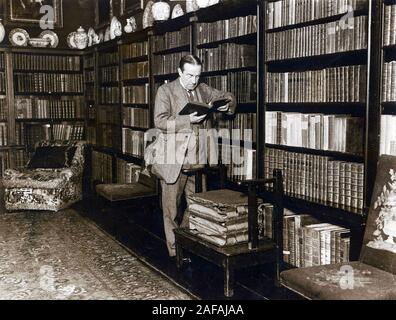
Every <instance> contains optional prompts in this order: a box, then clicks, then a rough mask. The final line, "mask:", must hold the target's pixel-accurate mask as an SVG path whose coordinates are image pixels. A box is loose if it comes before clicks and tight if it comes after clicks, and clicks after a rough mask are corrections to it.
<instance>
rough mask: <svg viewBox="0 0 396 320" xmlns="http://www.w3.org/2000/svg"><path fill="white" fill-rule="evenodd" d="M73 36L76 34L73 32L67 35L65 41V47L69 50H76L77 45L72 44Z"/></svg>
mask: <svg viewBox="0 0 396 320" xmlns="http://www.w3.org/2000/svg"><path fill="white" fill-rule="evenodd" d="M75 35H76V32H75V31H74V32H71V33H69V35H68V36H67V40H66V41H67V45H68V46H69V48H71V49H76V48H77V45H76V43H75V42H74V36H75Z"/></svg>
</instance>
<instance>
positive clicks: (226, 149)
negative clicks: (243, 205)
mask: <svg viewBox="0 0 396 320" xmlns="http://www.w3.org/2000/svg"><path fill="white" fill-rule="evenodd" d="M219 159H221V163H222V164H224V165H225V166H226V168H227V177H228V179H230V180H231V181H240V180H247V179H254V178H255V177H256V150H254V149H251V148H244V147H242V146H240V145H238V144H236V145H235V144H234V145H230V144H228V143H224V144H219Z"/></svg>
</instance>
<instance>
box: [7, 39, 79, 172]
mask: <svg viewBox="0 0 396 320" xmlns="http://www.w3.org/2000/svg"><path fill="white" fill-rule="evenodd" d="M80 55H81V54H80V53H78V52H75V51H72V50H58V49H53V50H48V49H38V48H17V47H9V46H2V47H1V48H0V158H1V159H0V162H1V170H0V171H1V174H2V173H3V171H4V169H6V168H9V167H20V166H24V165H25V164H26V162H27V159H28V157H29V154H30V153H31V152H32V151H33V148H34V145H35V143H36V142H37V141H38V140H40V139H46V138H48V139H73V140H81V139H84V134H85V132H84V127H85V123H84V122H85V110H84V107H83V104H82V102H83V98H82V97H83V92H84V91H83V81H82V68H81V60H80Z"/></svg>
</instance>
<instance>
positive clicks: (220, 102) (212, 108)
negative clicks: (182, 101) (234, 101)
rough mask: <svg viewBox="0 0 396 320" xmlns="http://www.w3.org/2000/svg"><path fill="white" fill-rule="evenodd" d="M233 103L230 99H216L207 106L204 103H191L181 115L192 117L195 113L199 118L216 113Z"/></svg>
mask: <svg viewBox="0 0 396 320" xmlns="http://www.w3.org/2000/svg"><path fill="white" fill-rule="evenodd" d="M229 102H231V100H230V99H229V98H220V99H215V100H213V101H212V102H211V104H210V105H209V104H206V103H202V102H197V101H196V102H189V103H187V104H186V105H185V106H184V108H183V109H182V110H181V111H180V112H179V115H181V116H184V115H190V114H192V113H194V112H196V113H197V117H199V116H202V115H208V114H210V113H212V112H216V111H217V110H218V109H219V108H220V107H223V106H225V105H226V104H227V103H229Z"/></svg>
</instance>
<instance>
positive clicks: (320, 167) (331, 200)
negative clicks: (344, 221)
mask: <svg viewBox="0 0 396 320" xmlns="http://www.w3.org/2000/svg"><path fill="white" fill-rule="evenodd" d="M274 169H281V170H282V175H283V179H284V191H285V194H286V195H289V196H291V197H295V198H300V199H304V200H307V201H311V202H316V203H320V204H324V205H327V206H331V207H335V208H340V209H343V210H346V211H350V212H353V213H357V214H362V213H363V194H364V164H362V163H355V162H346V161H337V160H334V159H333V158H331V157H325V156H319V155H312V154H306V153H297V152H289V151H285V150H278V149H273V148H266V149H265V155H264V176H265V178H271V177H272V172H273V170H274Z"/></svg>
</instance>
